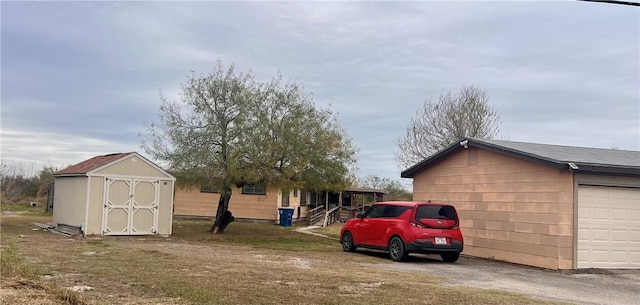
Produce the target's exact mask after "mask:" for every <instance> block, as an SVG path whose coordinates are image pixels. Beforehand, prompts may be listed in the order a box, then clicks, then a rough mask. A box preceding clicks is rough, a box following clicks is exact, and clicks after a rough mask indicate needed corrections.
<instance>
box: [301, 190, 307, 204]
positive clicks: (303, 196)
mask: <svg viewBox="0 0 640 305" xmlns="http://www.w3.org/2000/svg"><path fill="white" fill-rule="evenodd" d="M306 205H307V191H305V190H300V206H301V207H303V206H306Z"/></svg>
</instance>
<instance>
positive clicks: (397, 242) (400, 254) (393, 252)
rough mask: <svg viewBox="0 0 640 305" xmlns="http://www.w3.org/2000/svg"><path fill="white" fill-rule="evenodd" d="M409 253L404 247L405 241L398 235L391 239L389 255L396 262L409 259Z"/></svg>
mask: <svg viewBox="0 0 640 305" xmlns="http://www.w3.org/2000/svg"><path fill="white" fill-rule="evenodd" d="M408 256H409V253H407V251H406V250H405V248H404V242H403V241H402V239H401V238H400V237H398V236H396V237H394V238H392V239H391V241H389V257H391V259H392V260H394V261H396V262H403V261H406V260H407V257H408Z"/></svg>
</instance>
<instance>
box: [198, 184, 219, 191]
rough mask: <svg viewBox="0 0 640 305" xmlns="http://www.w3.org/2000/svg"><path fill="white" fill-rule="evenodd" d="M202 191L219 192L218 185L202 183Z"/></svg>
mask: <svg viewBox="0 0 640 305" xmlns="http://www.w3.org/2000/svg"><path fill="white" fill-rule="evenodd" d="M200 193H219V192H218V188H217V187H213V186H211V185H204V184H203V185H201V186H200Z"/></svg>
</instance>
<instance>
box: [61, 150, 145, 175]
mask: <svg viewBox="0 0 640 305" xmlns="http://www.w3.org/2000/svg"><path fill="white" fill-rule="evenodd" d="M130 154H133V152H127V153H114V154H108V155H103V156H96V157H93V158H91V159H88V160H85V161H82V162H80V163H78V164H74V165H71V166H69V167H67V168H65V169H63V170H61V171H59V172H57V173H55V175H81V174H86V173H88V172H90V171H92V170H94V169H96V168H98V167H100V166H103V165H106V164H109V163H111V162H113V161H116V160H118V159H121V158H124V157H126V156H128V155H130Z"/></svg>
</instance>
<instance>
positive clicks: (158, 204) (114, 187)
mask: <svg viewBox="0 0 640 305" xmlns="http://www.w3.org/2000/svg"><path fill="white" fill-rule="evenodd" d="M174 182H175V178H174V177H173V176H172V175H171V174H169V173H167V172H166V171H164V170H163V169H161V168H160V167H159V166H157V165H155V164H154V163H152V162H151V161H149V160H147V159H146V158H145V157H143V156H141V155H140V154H138V153H135V152H129V153H114V154H108V155H103V156H96V157H93V158H90V159H88V160H85V161H83V162H80V163H78V164H75V165H72V166H70V167H67V168H65V169H63V170H61V171H59V172H57V173H55V174H54V183H55V184H54V185H55V186H54V187H55V191H54V198H53V201H54V203H53V224H54V226H58V225H67V226H72V227H79V228H80V229H81V231H82V233H83V234H84V235H151V234H161V235H169V234H171V225H172V218H173V215H172V210H173V191H174Z"/></svg>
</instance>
